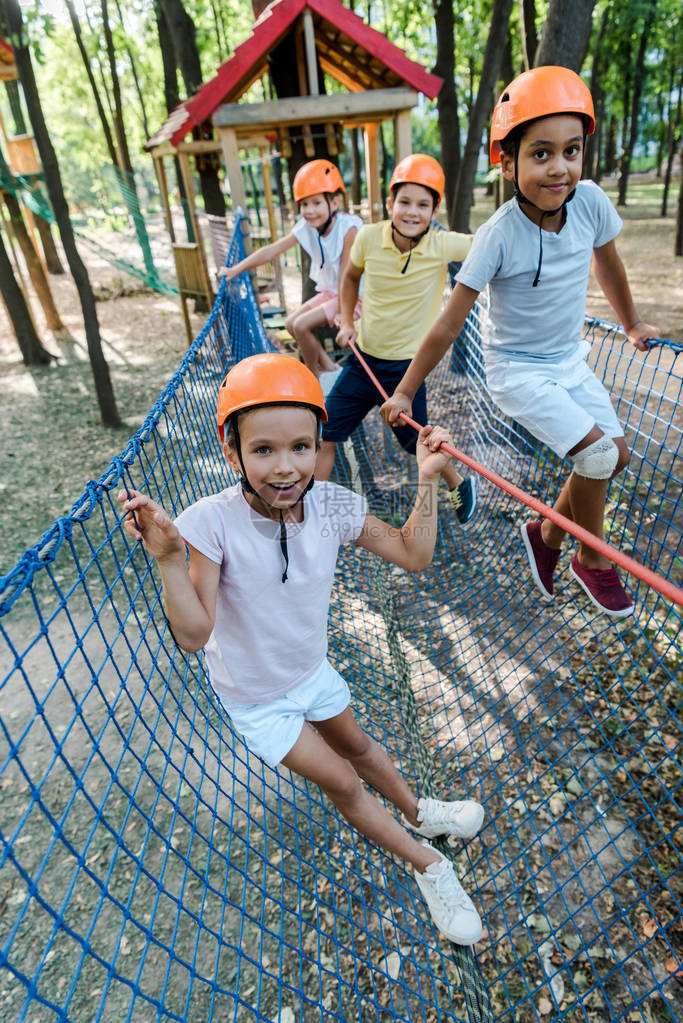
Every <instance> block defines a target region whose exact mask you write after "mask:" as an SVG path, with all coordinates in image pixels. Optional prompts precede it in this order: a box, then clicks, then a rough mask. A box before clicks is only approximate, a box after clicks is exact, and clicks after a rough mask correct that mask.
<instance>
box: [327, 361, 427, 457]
mask: <svg viewBox="0 0 683 1023" xmlns="http://www.w3.org/2000/svg"><path fill="white" fill-rule="evenodd" d="M363 358H364V359H365V360H366V362H367V364H368V366H369V367H370V369H371V370H372V372H373V373H374V374H375V376H376V377H377V379H378V380H379V382H380V383H381V385H382V387H383V388H384V390H385V391H386V392H387V394H388V395H389V396H391V395H392V394H393V393H394V391H395V390H396V387H397V386H398V384H399V383H400V382H401V380H402V378H403V375H404V373H405V371H406V370H407V369H408V366H409V365H410V362H411V360H410V359H376V358H375V357H374V355H366V354H365V352H363ZM383 403H384V399H383V398H382V395H381V394H380V393H379V391H378V390H377V388H376V387H375V385H374V384H373V382H372V380H371V379H370V377H369V376H368V375H367V373H366V372H365V370H364V369H363V367H362V366H361V364H360V362H359V361H358V359H357V358H356V356H355V355H354V354H353V352H351V353H350V354H349V357H348V359H347V360H346V362H345V364H344V368H343V370H342V371H341V373H340V374H339V379H338V380H337V381H336V382H335V385H334V387H333V388H332V390H331V391H330V393H329V395H328V396H327V400H326V401H325V408H326V409H327V422H326V423H323V430H322V436H323V440H329V441H336V442H341V441H345V440H348V438H349V437H350V436H351V434H352V433H353V431H354V430H355V429H356V427H357V426H359V425H360V423H362V422H363V420H364V419H365V417H366V416H367V414H368V412H369V411H370V409H372V408H374V407H375V406H376V405H382V404H383ZM412 418H413V419H416V420H417V422H418V423H422V424H423V425H424V424H425V423H426V422H427V390H426V388H425V385H424V384H420V387H419V388H418V390H417V393H416V395H415V397H414V398H413V416H412ZM392 430H393V431H394V433H395V434H396V440H397V441H398V442H399V444H400V445H401V447H402V448H403V449H404V450H405V451H408V452H410V454H414V453H415V448H416V446H417V433H416V431H415V430H414V429H413V428H412V426H393V427H392Z"/></svg>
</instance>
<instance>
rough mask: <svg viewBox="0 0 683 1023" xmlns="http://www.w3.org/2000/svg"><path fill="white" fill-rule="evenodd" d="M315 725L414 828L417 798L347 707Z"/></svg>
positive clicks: (333, 747)
mask: <svg viewBox="0 0 683 1023" xmlns="http://www.w3.org/2000/svg"><path fill="white" fill-rule="evenodd" d="M314 726H315V728H316V729H317V730H318V732H319V733H320V734H321V735H322V737H323V739H324V740H325V742H326V743H327V744H328V746H331V747H332V749H333V750H334V751H335V753H338V754H339V756H340V757H343V758H344V760H348V761H349V762H350V763H351V764H353V766H354V768H355V770H356V771H357V772H358V774H359V775H360V776H361V778H363V779H364V780H365V781H366V782H368V784H369V785H372V787H373V788H374V789H377V791H378V792H381V793H382V795H383V796H386V798H387V799H388V800H389V801H390V802H391V803H393V804H394V806H395V807H397V809H399V810H400V811H401V812H402V813H403V814H404V815H405V817H406V819H407V820H408V821H410V823H411V824H414V825H415V826H417V824H418V823H419V822H418V819H417V796H416V795H415V794H414V793H413V792H411V790H410V788H409V787H408V785H407V784H406V781H405V778H404V777H403V775H402V774H401V773H400V772H399V770H398V769H397V767H396V765H395V764H394V763H393V762H392V761H391V760H390V758H389V757H388V755H387V753H386V751H385V750H384V749H383V748H382V747H381V746H380V745H379V743H377V742H375V740H374V739H373V738H372V736H370V735H368V734H367V732H364V731H363V729H362V728H361V727H360V725H359V724H358V722H357V721H356V719H355V718H354V716H353V714H352V712H351V710H350V709H349V708H348V707H347V708H346V710H345V711H343V712H342V713H341V714H337V716H336V717H333V718H329V719H328V720H327V721H315V722H314Z"/></svg>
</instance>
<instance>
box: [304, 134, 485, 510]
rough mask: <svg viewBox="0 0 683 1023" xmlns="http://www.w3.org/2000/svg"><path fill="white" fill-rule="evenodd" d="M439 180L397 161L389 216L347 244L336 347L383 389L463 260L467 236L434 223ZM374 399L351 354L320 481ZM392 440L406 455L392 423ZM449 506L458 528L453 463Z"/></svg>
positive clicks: (462, 491) (463, 482)
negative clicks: (451, 269) (454, 265)
mask: <svg viewBox="0 0 683 1023" xmlns="http://www.w3.org/2000/svg"><path fill="white" fill-rule="evenodd" d="M444 185H445V177H444V173H443V170H442V169H441V166H440V164H439V163H438V161H437V160H435V159H434V157H433V156H429V155H428V154H426V153H411V154H410V156H406V157H404V158H403V159H402V160H400V161H399V162H398V163H397V164H396V167H395V168H394V172H393V174H392V176H391V181H390V182H389V191H390V193H391V195H390V197H389V199H388V200H387V209H388V211H389V215H390V217H391V219H390V220H384V221H381V222H380V223H377V224H368V225H366V226H365V227H364V228H363V229H362V230H361V231H360V232H359V233H358V236H357V238H356V240H355V241H354V243H353V246H352V249H351V253H350V258H349V261H348V263H347V265H346V269H345V271H344V273H343V276H342V278H341V284H340V291H339V294H340V305H341V312H340V318H341V326H340V329H339V333H338V334H337V344H338V345H339V346H340V347H341V348H344V347H346V346H348V344H349V341H352V340H354V339H355V340H356V344H357V346H358V348H359V349H360V351H362V353H363V357H364V358H365V360H366V361H367V362H368V364H369V366H370V368H371V369H372V371H373V372H374V374H375V376H376V377H377V378H378V380H379V381H380V383H381V384H382V386H383V387H384V389H385V390H386V391H389V392H391V391H393V389H394V387H395V386H396V383H397V382H398V381H399V380H400V379H401V377H402V376H403V374H404V372H405V370H406V368H407V366H408V364H409V362H410V359H411V358H412V356H413V355H414V354H415V352H416V351H417V348H418V344H419V340H420V338H421V337H422V335H423V333H424V331H425V330H426V329H427V327H428V326H429V324H430V323H433V322H434V320H435V319H436V317H437V316H438V314H439V310H440V309H441V305H442V301H443V288H444V282H445V280H446V272H447V268H448V264H449V263H450V262H451V261H452V260H460V259H464V257H465V256H466V255H467V253H468V251H469V248H470V237H469V235H465V234H459V233H457V232H455V231H444V230H442V229H441V228H440V227H439V226H438V225H437V224H435V222H434V218H435V216H436V213H437V210H438V208H439V203H440V202H441V198H442V196H443V191H444ZM361 278H362V281H363V287H364V291H363V308H362V310H361V316H360V321H359V322H354V315H353V313H354V308H355V306H356V302H357V299H358V293H359V288H360V284H361ZM380 402H381V398H380V396H379V392H378V391H377V388H376V387H375V385H374V384H373V383H372V381H371V380H370V378H369V377H368V375H367V373H366V372H365V370H364V368H363V367H362V366H361V364H360V362H359V360H358V359H357V358H356V357H355V355H354V354H353V352H352V353H351V354H350V356H349V358H348V359H347V360H346V362H345V363H344V368H343V370H342V372H341V373H340V374H339V379H338V380H336V381H335V385H334V390H333V391H332V392H331V393H330V395H329V400H328V403H327V404H328V413H329V417H328V422H327V423H325V425H324V427H323V435H322V437H323V443H322V447H321V451H320V457H319V459H318V466H317V470H316V472H317V475H318V478H319V479H328V477H329V476H330V474H331V473H332V469H333V467H334V459H335V450H336V445H337V444H339V443H342V442H344V441H345V440H347V439H348V437H350V436H351V434H352V433H353V431H354V430H355V429H356V427H357V426H358V425H359V424H360V423H361V422H362V421H363V419H364V418H365V416H366V415H367V414H368V413H369V412H370V410H371V409H372V408H374V407H375V406H376V405H379V404H380ZM415 418H416V419H418V420H419V421H420V422H422V423H425V422H427V418H428V417H427V395H426V390H425V388H424V387H422V388H421V389H420V391H419V392H418V394H417V396H416V405H415ZM394 434H395V436H396V439H397V441H398V442H399V444H400V445H401V447H402V448H403V449H404V450H405V451H407V452H408V453H409V454H413V453H414V451H415V438H416V434H415V431H414V430H413V428H412V427H411V426H406V425H405V424H398V425H397V426H396V428H395V430H394ZM444 482H445V483H446V486H447V487H448V493H449V501H450V503H451V506H452V508H453V510H454V511H455V514H456V516H457V519H458V521H459V522H460V523H462V524H463V525H464V524H465V523H466V522H468V521H469V520H470V518H471V517H472V515H473V513H474V509H475V507H476V498H477V495H476V487H475V480H474V478H473V477H469V478H467V479H463V478H462V476H461V475H460V473H459V472H458V471H457V470H456V468H455V466H454V465H449V466H448V467H447V468H446V470H445V472H444Z"/></svg>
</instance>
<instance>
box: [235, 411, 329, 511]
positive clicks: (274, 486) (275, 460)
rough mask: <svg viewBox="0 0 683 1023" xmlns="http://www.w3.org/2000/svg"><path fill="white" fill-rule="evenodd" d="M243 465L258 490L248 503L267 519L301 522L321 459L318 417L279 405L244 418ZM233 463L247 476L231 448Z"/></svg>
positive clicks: (241, 428)
mask: <svg viewBox="0 0 683 1023" xmlns="http://www.w3.org/2000/svg"><path fill="white" fill-rule="evenodd" d="M238 429H239V435H240V445H241V449H242V461H243V462H244V469H245V470H246V475H247V479H248V481H249V483H250V484H251V486H252V487H253V488H254V490H255V491H256V493H255V494H250V493H247V494H246V495H245V496H246V499H247V501H248V502H249V503H250V504H251V505H252V507H253V508H254V509H255V510H256V511H257V512H259V514H261V515H265V516H267V517H268V518H278V517H279V515H280V511H283V512H285V511H286V510H287V509H290V512H291V514H290V515H288V516H287V518H294V519H296V520H297V521H301V518H302V507H301V504H300V501H301V497H302V495H303V494H304V492H305V490H306V487H307V486H308V484H309V482H310V479H311V476H312V475H313V470H314V468H315V459H316V454H317V437H318V427H317V421H316V417H315V415H314V413H313V412H311V411H310V410H309V409H307V408H301V407H299V406H295V405H273V406H264V407H263V408H256V409H254V410H253V411H250V412H247V413H246V414H244V415H242V416H240V417H239V420H238ZM226 455H227V457H228V461H229V462H230V464H231V465H232V467H233V468H234V469H236V470H237V471H238V472H240V473H241V472H242V468H241V466H240V464H239V460H238V459H237V455H236V451H235V450H234V449H233V448H232V447H230V446H228V447H227V448H226Z"/></svg>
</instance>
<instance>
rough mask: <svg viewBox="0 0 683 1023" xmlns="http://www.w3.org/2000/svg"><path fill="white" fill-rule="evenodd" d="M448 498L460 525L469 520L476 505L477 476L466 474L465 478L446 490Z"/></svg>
mask: <svg viewBox="0 0 683 1023" xmlns="http://www.w3.org/2000/svg"><path fill="white" fill-rule="evenodd" d="M448 500H449V501H450V502H451V504H452V505H453V507H454V508H455V514H456V516H457V518H458V522H459V523H460V525H461V526H464V525H465V523H466V522H469V521H470V519H471V518H472V516H473V515H474V509H475V508H476V507H477V478H476V476H468V477H467V479H466V480H463V481H462V483H459V484H458V485H457V487H453V489H452V490H449V491H448Z"/></svg>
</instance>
